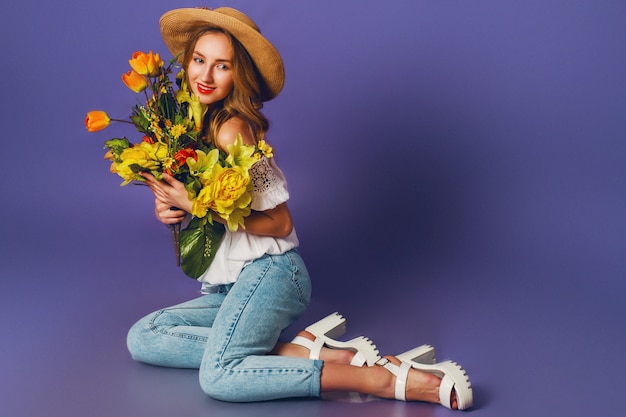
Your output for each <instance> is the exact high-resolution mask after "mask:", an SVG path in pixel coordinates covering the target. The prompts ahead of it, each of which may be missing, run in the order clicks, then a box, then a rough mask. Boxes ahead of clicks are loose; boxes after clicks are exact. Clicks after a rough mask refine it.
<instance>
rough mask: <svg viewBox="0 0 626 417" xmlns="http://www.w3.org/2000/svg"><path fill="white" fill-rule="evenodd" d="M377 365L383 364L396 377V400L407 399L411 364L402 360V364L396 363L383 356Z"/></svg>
mask: <svg viewBox="0 0 626 417" xmlns="http://www.w3.org/2000/svg"><path fill="white" fill-rule="evenodd" d="M376 364H377V365H380V366H382V367H383V368H385V369H386V370H388V371H389V372H391V373H392V374H393V375H395V377H396V386H395V392H394V395H395V397H396V400H400V401H406V380H407V378H408V377H409V370H410V369H411V365H410V364H408V363H406V362H401V363H400V366H398V365H394V364H393V363H391V362H390V361H389V360H388V359H386V358H382V359H381V360H379V361H378V362H376Z"/></svg>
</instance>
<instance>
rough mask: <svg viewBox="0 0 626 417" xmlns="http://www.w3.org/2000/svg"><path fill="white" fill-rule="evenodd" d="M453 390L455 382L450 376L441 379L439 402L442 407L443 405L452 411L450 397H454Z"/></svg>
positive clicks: (446, 375)
mask: <svg viewBox="0 0 626 417" xmlns="http://www.w3.org/2000/svg"><path fill="white" fill-rule="evenodd" d="M453 389H454V381H453V380H452V378H451V377H450V375H448V374H445V375H444V376H443V378H441V385H439V401H440V402H441V405H443V406H444V407H446V408H450V409H452V403H451V402H450V397H451V396H452V390H453ZM459 401H460V400H459Z"/></svg>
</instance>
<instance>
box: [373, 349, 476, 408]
mask: <svg viewBox="0 0 626 417" xmlns="http://www.w3.org/2000/svg"><path fill="white" fill-rule="evenodd" d="M377 365H380V366H379V367H378V369H379V371H387V375H386V377H384V378H383V379H382V381H383V385H382V387H383V388H384V389H383V393H382V395H381V396H383V397H384V398H395V399H398V400H403V401H426V402H431V403H439V404H441V405H443V406H444V407H447V408H450V409H454V410H457V409H458V410H465V409H467V408H469V407H471V406H472V404H473V395H472V385H471V383H470V381H469V378H468V377H467V373H466V372H465V371H464V370H463V368H461V367H460V366H459V365H458V364H456V363H454V362H452V361H444V362H440V363H436V364H425V363H420V362H416V361H404V360H400V359H398V358H396V357H393V356H388V357H385V358H383V359H381V360H380V361H378V363H377Z"/></svg>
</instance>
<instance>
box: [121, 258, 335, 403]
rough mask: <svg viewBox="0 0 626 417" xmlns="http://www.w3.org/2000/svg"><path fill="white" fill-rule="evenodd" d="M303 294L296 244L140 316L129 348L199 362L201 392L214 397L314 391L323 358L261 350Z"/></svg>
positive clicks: (190, 364)
mask: <svg viewBox="0 0 626 417" xmlns="http://www.w3.org/2000/svg"><path fill="white" fill-rule="evenodd" d="M310 297H311V283H310V280H309V274H308V272H307V270H306V266H305V265H304V262H303V261H302V258H301V257H300V255H299V254H298V252H297V250H291V251H289V252H287V253H284V254H282V255H265V256H263V257H261V258H259V259H257V260H255V261H254V262H252V263H251V264H250V265H248V266H246V267H245V268H244V269H243V271H242V272H241V274H240V275H239V277H238V279H237V282H235V283H234V284H231V285H224V286H221V287H219V288H218V291H217V292H215V293H211V294H206V295H203V296H201V297H199V298H196V299H193V300H190V301H188V302H185V303H182V304H179V305H176V306H173V307H169V308H166V309H163V310H159V311H156V312H154V313H152V314H149V315H148V316H146V317H144V318H143V319H141V320H139V321H138V322H137V323H135V324H134V325H133V327H132V328H131V329H130V331H129V332H128V339H127V342H128V349H129V351H130V353H131V355H132V357H133V358H134V359H135V360H138V361H141V362H146V363H150V364H154V365H160V366H170V367H179V368H198V369H199V370H200V385H201V387H202V389H203V391H204V392H205V393H206V394H207V395H209V396H211V397H213V398H215V399H219V400H223V401H237V402H244V401H264V400H272V399H277V398H288V397H319V396H320V375H321V369H322V364H323V362H322V361H319V360H315V361H314V360H310V359H303V358H291V357H286V356H277V355H269V354H268V353H270V352H271V351H272V349H273V348H274V347H275V346H276V342H277V341H278V338H279V336H280V334H281V332H282V331H283V330H284V329H285V328H287V327H288V326H289V325H291V324H292V323H293V322H294V321H295V320H297V319H298V318H299V317H300V316H301V315H302V314H303V313H304V311H305V310H306V308H307V306H308V303H309V300H310Z"/></svg>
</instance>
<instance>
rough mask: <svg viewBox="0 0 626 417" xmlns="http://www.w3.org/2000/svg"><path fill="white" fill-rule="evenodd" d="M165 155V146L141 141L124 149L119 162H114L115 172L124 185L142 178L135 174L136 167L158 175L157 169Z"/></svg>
mask: <svg viewBox="0 0 626 417" xmlns="http://www.w3.org/2000/svg"><path fill="white" fill-rule="evenodd" d="M166 157H167V148H166V147H165V146H163V145H161V144H160V143H147V142H141V143H140V144H138V145H135V146H133V147H131V148H127V149H124V151H122V153H121V154H120V160H121V162H118V163H116V165H115V169H116V171H117V174H118V175H119V176H120V177H122V178H123V179H124V182H123V183H122V185H126V184H128V183H130V182H131V181H133V180H140V181H141V180H142V177H140V176H138V175H137V174H136V171H137V167H139V168H141V170H143V171H151V172H152V173H153V174H156V176H160V175H158V172H157V170H158V169H159V167H160V165H161V163H160V161H163V160H164V159H165V158H166Z"/></svg>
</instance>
